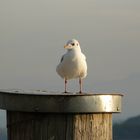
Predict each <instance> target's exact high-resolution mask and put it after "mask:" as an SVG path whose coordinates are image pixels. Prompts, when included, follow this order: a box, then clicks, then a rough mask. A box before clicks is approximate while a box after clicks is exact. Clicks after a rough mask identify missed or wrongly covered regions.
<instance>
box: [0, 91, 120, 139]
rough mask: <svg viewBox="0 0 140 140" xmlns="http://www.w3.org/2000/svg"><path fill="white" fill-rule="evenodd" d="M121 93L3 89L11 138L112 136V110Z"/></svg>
mask: <svg viewBox="0 0 140 140" xmlns="http://www.w3.org/2000/svg"><path fill="white" fill-rule="evenodd" d="M121 97H122V95H120V94H82V95H80V94H62V93H59V94H58V93H57V94H49V93H47V92H42V91H36V92H29V91H28V92H27V91H26V92H23V91H19V90H18V91H1V92H0V108H2V109H6V110H7V128H8V140H112V113H119V112H121Z"/></svg>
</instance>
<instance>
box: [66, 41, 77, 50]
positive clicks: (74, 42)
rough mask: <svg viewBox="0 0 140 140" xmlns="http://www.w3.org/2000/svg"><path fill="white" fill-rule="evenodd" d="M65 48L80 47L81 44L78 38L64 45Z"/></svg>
mask: <svg viewBox="0 0 140 140" xmlns="http://www.w3.org/2000/svg"><path fill="white" fill-rule="evenodd" d="M64 48H65V49H68V50H72V49H80V44H79V42H78V41H77V40H76V39H72V40H69V41H68V42H67V44H66V45H65V46H64Z"/></svg>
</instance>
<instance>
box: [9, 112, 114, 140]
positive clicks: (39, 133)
mask: <svg viewBox="0 0 140 140" xmlns="http://www.w3.org/2000/svg"><path fill="white" fill-rule="evenodd" d="M7 128H8V140H112V114H111V113H104V114H102V113H101V114H48V113H24V112H14V111H7Z"/></svg>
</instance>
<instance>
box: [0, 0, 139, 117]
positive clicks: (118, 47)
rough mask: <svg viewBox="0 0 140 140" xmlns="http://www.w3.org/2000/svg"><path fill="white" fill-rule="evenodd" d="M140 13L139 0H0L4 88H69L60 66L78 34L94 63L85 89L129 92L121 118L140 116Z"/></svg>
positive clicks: (1, 84) (0, 86)
mask: <svg viewBox="0 0 140 140" xmlns="http://www.w3.org/2000/svg"><path fill="white" fill-rule="evenodd" d="M139 13H140V1H139V0H133V1H132V0H117V1H116V0H105V1H103V0H86V1H81V0H76V1H75V0H71V1H67V0H59V1H55V0H48V1H46V0H40V1H37V0H24V1H19V0H12V1H10V0H6V1H0V89H25V90H26V89H46V90H48V91H63V89H64V88H63V87H64V83H63V80H62V79H61V78H60V77H59V76H58V75H57V73H56V70H55V69H56V66H57V65H58V63H59V62H60V58H61V56H62V55H63V54H64V53H65V52H66V51H65V50H64V48H63V46H64V45H65V44H66V42H67V41H68V40H70V39H73V38H75V39H77V40H78V41H79V42H80V46H81V49H82V52H83V53H84V54H85V55H86V58H87V63H88V76H87V78H86V79H85V80H84V90H85V91H86V92H93V93H112V92H119V93H122V94H124V97H123V111H122V113H121V114H119V115H114V116H115V117H116V119H118V120H123V119H126V118H128V117H131V116H135V115H139V114H140V111H139V108H138V107H137V106H140V102H139V98H140V94H139V86H140V85H139V82H140V61H139V60H140V55H139V54H140V14H139ZM77 88H78V82H77V81H76V80H71V81H69V90H70V91H72V92H73V91H76V90H78V89H77ZM1 116H2V117H1ZM4 116H5V115H3V112H1V115H0V117H1V118H2V119H3V118H4Z"/></svg>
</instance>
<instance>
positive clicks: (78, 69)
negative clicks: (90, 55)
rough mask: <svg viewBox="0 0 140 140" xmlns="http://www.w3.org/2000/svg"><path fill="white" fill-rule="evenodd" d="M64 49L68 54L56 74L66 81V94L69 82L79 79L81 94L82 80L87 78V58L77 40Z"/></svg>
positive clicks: (63, 58)
mask: <svg viewBox="0 0 140 140" xmlns="http://www.w3.org/2000/svg"><path fill="white" fill-rule="evenodd" d="M64 48H65V49H67V52H66V53H65V54H64V55H63V56H62V58H61V61H60V63H59V64H58V66H57V67H56V72H57V73H58V74H59V75H60V77H61V78H63V79H64V84H65V91H64V93H67V81H68V80H70V79H77V78H78V79H79V87H80V90H79V93H82V79H83V78H85V77H86V76H87V62H86V57H85V55H84V54H83V53H82V52H81V48H80V44H79V42H78V41H77V40H76V39H72V40H69V41H68V42H67V43H66V45H65V46H64Z"/></svg>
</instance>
